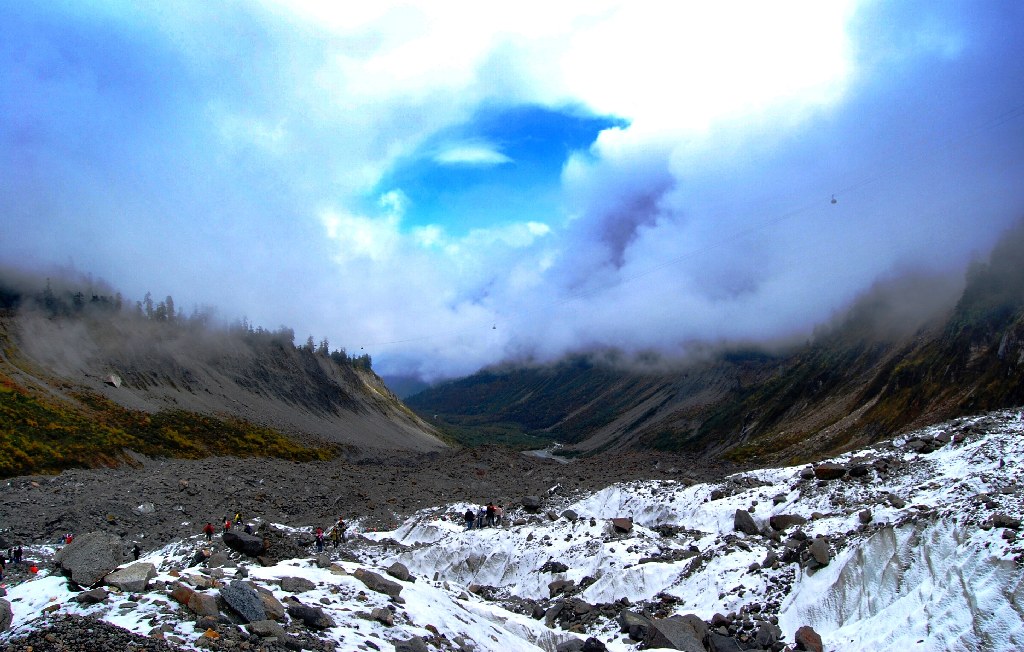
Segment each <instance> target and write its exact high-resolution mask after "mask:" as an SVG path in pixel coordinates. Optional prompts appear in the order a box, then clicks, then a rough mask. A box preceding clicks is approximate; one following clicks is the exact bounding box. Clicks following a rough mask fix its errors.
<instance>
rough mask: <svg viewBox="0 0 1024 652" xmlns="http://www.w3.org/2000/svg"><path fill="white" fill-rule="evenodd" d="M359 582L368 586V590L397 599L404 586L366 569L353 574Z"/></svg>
mask: <svg viewBox="0 0 1024 652" xmlns="http://www.w3.org/2000/svg"><path fill="white" fill-rule="evenodd" d="M352 576H353V577H355V578H356V579H357V580H359V581H360V582H362V583H363V584H365V585H366V588H368V589H370V590H371V591H376V592H377V593H383V594H384V595H387V596H389V597H392V598H397V597H398V594H399V593H401V592H402V585H401V584H399V583H398V582H392V581H391V580H389V579H385V578H384V577H381V576H380V575H378V574H377V573H374V572H373V571H368V570H366V569H364V568H360V569H358V570H357V571H356V572H355V573H353V574H352Z"/></svg>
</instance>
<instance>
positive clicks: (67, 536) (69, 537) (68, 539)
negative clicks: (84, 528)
mask: <svg viewBox="0 0 1024 652" xmlns="http://www.w3.org/2000/svg"><path fill="white" fill-rule="evenodd" d="M74 540H75V537H73V536H72V535H71V533H70V532H68V533H67V534H65V535H64V545H68V544H69V543H71V542H72V541H74Z"/></svg>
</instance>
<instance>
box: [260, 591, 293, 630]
mask: <svg viewBox="0 0 1024 652" xmlns="http://www.w3.org/2000/svg"><path fill="white" fill-rule="evenodd" d="M256 592H257V593H259V594H260V602H262V603H263V610H264V611H266V612H267V617H268V618H270V619H271V620H276V621H278V622H280V623H283V622H284V621H285V614H286V613H287V612H286V610H285V608H284V605H283V604H281V601H280V600H278V599H277V598H276V597H274V594H273V593H271V592H270V591H268V590H267V589H265V588H263V587H262V586H259V585H256Z"/></svg>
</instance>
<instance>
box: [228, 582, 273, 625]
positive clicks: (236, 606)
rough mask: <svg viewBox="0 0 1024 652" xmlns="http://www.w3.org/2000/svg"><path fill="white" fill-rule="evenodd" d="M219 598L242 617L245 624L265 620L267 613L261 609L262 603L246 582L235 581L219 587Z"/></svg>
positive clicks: (254, 590)
mask: <svg viewBox="0 0 1024 652" xmlns="http://www.w3.org/2000/svg"><path fill="white" fill-rule="evenodd" d="M220 597H221V598H222V599H223V600H224V603H225V604H226V605H228V606H229V607H231V610H232V611H234V612H235V613H237V614H238V615H239V616H241V617H242V619H243V620H245V622H247V623H252V622H256V621H259V620H267V612H266V610H265V609H264V608H263V601H262V600H260V596H259V594H258V593H256V589H254V588H252V586H250V585H249V583H248V582H243V581H241V580H235V581H233V582H232V583H231V584H228V585H227V586H224V587H221V589H220Z"/></svg>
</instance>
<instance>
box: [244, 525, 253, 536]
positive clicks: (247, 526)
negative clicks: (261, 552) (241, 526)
mask: <svg viewBox="0 0 1024 652" xmlns="http://www.w3.org/2000/svg"><path fill="white" fill-rule="evenodd" d="M245 533H246V534H252V523H246V524H245Z"/></svg>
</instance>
